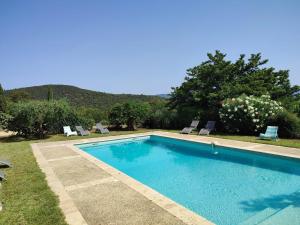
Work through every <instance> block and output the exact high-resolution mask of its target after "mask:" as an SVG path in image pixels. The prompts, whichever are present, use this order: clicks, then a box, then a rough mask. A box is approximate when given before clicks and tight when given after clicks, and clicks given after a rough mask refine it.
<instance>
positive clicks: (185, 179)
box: [78, 136, 300, 225]
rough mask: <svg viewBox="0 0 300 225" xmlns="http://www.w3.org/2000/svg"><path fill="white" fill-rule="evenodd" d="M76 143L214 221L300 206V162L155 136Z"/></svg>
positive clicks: (226, 224)
mask: <svg viewBox="0 0 300 225" xmlns="http://www.w3.org/2000/svg"><path fill="white" fill-rule="evenodd" d="M78 147H79V148H81V149H82V150H84V151H85V152H87V153H89V154H90V155H92V156H94V157H96V158H98V159H100V160H102V161H104V162H106V163H108V164H110V165H111V166H113V167H115V168H117V169H118V170H120V171H122V172H124V173H126V174H127V175H129V176H131V177H133V178H134V179H136V180H138V181H140V182H142V183H143V184H145V185H147V186H149V187H151V188H153V189H155V190H156V191H158V192H160V193H162V194H163V195H165V196H167V197H169V198H170V199H172V200H174V201H176V202H177V203H179V204H181V205H183V206H185V207H186V208H189V209H190V210H192V211H194V212H195V213H197V214H199V215H201V216H203V217H205V218H207V219H208V220H210V221H212V222H214V223H216V224H222V225H234V224H241V223H245V224H247V221H248V224H251V223H252V224H253V223H254V222H253V221H264V220H266V219H268V218H270V217H271V216H273V215H275V214H276V213H278V212H280V211H282V210H283V209H286V208H287V207H288V206H292V207H298V208H300V192H298V191H300V161H299V160H293V159H288V158H284V157H273V156H270V155H265V154H256V153H248V152H245V151H242V150H237V149H230V148H225V147H215V148H212V146H211V145H208V144H201V143H194V142H189V141H181V140H177V139H171V138H164V137H159V136H147V137H142V138H134V139H123V140H117V141H107V142H98V143H91V144H85V145H79V146H78ZM286 224H288V223H286ZM299 224H300V221H299Z"/></svg>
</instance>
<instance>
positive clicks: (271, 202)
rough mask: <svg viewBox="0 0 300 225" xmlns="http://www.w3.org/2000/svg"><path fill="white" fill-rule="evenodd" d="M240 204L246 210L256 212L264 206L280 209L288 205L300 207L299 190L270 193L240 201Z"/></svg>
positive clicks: (264, 207)
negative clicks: (258, 197) (268, 195)
mask: <svg viewBox="0 0 300 225" xmlns="http://www.w3.org/2000/svg"><path fill="white" fill-rule="evenodd" d="M240 204H241V205H242V207H243V210H244V211H246V212H258V211H262V210H264V209H266V208H272V209H275V210H281V209H284V208H286V207H288V206H293V207H298V208H300V191H296V192H293V193H291V194H285V195H272V196H270V197H267V198H260V199H254V200H249V201H242V202H240Z"/></svg>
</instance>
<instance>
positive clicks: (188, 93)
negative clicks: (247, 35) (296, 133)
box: [169, 51, 300, 118]
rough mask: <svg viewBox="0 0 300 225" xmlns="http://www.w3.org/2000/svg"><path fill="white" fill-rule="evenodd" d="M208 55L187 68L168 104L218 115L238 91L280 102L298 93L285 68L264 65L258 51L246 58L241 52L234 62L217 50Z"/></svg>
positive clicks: (214, 115)
mask: <svg viewBox="0 0 300 225" xmlns="http://www.w3.org/2000/svg"><path fill="white" fill-rule="evenodd" d="M207 56H208V60H207V61H206V62H203V63H201V64H200V65H198V66H195V67H193V68H191V69H188V70H187V76H186V77H185V81H184V82H183V83H182V85H181V86H179V87H176V88H173V91H172V93H171V98H170V103H169V105H170V106H171V107H172V108H183V107H191V108H196V109H198V110H199V111H201V110H202V112H203V113H202V114H203V115H210V116H211V117H215V118H217V114H218V109H219V108H220V107H221V104H222V101H223V100H224V99H227V98H232V97H237V96H240V95H241V94H246V95H254V96H261V95H263V94H269V95H270V96H271V98H272V99H273V100H277V101H282V102H291V101H294V100H295V99H296V98H297V96H298V95H299V93H298V91H299V90H300V88H299V86H292V85H291V84H290V81H289V72H288V70H279V71H276V70H275V69H274V68H273V67H266V63H267V62H268V60H264V59H262V58H261V54H260V53H259V54H252V55H251V56H250V57H249V58H248V59H245V55H240V57H239V58H238V59H237V60H236V61H235V62H232V61H230V60H227V59H226V54H223V53H221V52H219V51H216V52H215V54H210V53H209V54H207Z"/></svg>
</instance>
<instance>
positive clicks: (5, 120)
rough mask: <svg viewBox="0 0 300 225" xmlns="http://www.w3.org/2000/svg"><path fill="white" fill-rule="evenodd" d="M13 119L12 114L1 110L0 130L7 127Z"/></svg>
mask: <svg viewBox="0 0 300 225" xmlns="http://www.w3.org/2000/svg"><path fill="white" fill-rule="evenodd" d="M11 119H12V116H11V115H9V114H7V113H2V112H0V130H1V129H5V128H6V127H7V125H8V123H9V121H10V120H11Z"/></svg>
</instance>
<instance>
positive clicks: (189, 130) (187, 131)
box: [180, 120, 199, 134]
mask: <svg viewBox="0 0 300 225" xmlns="http://www.w3.org/2000/svg"><path fill="white" fill-rule="evenodd" d="M198 124H199V120H193V121H192V123H191V125H190V126H189V127H185V128H183V129H182V131H180V133H181V134H190V133H192V131H193V130H195V129H197V126H198Z"/></svg>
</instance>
